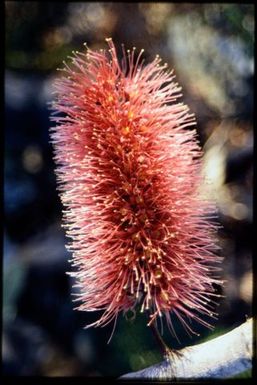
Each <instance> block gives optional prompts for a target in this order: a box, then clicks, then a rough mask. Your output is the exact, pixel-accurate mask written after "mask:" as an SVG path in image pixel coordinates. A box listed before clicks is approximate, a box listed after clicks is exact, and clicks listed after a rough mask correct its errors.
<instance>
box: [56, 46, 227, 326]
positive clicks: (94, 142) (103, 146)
mask: <svg viewBox="0 0 257 385" xmlns="http://www.w3.org/2000/svg"><path fill="white" fill-rule="evenodd" d="M106 40H107V42H108V44H109V50H108V51H105V50H100V51H97V52H95V51H92V50H90V49H87V52H86V53H79V52H76V53H75V52H74V53H73V57H72V58H71V59H72V64H71V67H69V66H68V65H67V64H66V63H65V67H64V69H63V70H64V71H66V72H67V76H63V77H61V78H59V79H57V80H56V83H55V92H56V93H57V98H56V100H55V102H54V103H53V108H54V110H56V112H57V113H61V116H58V115H57V116H56V115H55V116H53V117H52V119H53V120H54V121H55V122H56V123H57V125H56V126H55V127H53V128H52V129H51V139H52V143H53V146H54V151H55V161H56V163H57V170H56V171H57V176H58V181H59V188H60V195H61V200H62V203H63V205H64V206H65V208H66V210H65V211H64V222H65V227H66V228H67V230H66V232H67V235H68V236H69V237H70V238H71V244H70V245H69V246H68V249H69V250H70V251H71V252H72V253H73V257H72V264H73V266H74V267H75V271H74V272H72V273H71V275H73V276H74V277H75V278H76V281H77V285H78V286H79V287H80V294H79V295H78V300H79V301H80V302H81V304H80V306H78V307H77V309H79V310H85V311H95V310H104V312H103V314H102V316H101V317H100V319H99V320H97V321H96V322H94V323H92V324H90V325H88V327H89V326H99V325H106V324H107V323H108V322H110V321H111V320H114V319H115V321H116V319H117V316H118V314H119V312H120V311H123V312H124V313H126V312H127V311H128V310H132V311H134V310H135V309H139V311H141V312H146V313H148V315H149V321H148V325H150V324H151V323H152V322H156V321H157V319H158V316H160V317H161V316H165V317H166V320H167V324H168V326H169V328H170V330H171V331H172V332H173V333H175V331H174V329H173V325H172V321H171V317H170V315H171V314H172V313H173V314H175V315H176V316H177V317H178V318H179V320H180V321H181V322H182V323H183V325H184V327H185V328H186V329H187V330H188V331H189V333H190V332H193V331H192V330H191V328H190V326H189V324H188V322H187V318H189V319H190V318H193V319H195V320H197V321H199V322H200V323H202V324H203V325H206V326H207V327H208V326H210V325H209V323H207V322H206V320H205V317H201V316H202V315H209V316H211V317H212V316H213V312H212V305H211V304H212V303H213V301H212V298H213V297H214V296H215V295H216V294H215V289H214V287H213V285H214V284H216V283H217V284H219V283H220V281H219V279H218V277H216V276H214V275H213V274H214V272H215V271H216V270H218V268H217V266H216V265H217V262H219V261H220V257H218V255H217V249H218V247H217V245H216V244H215V238H214V236H215V232H216V229H217V225H216V224H215V223H214V222H213V221H212V223H211V222H210V217H211V216H212V215H213V213H214V205H213V204H212V203H211V202H208V200H206V199H203V197H202V196H200V195H199V186H200V185H201V184H202V183H205V181H204V178H203V177H202V176H201V172H200V171H201V163H202V161H201V157H202V152H201V149H200V147H199V145H198V143H197V140H196V131H195V129H193V128H192V127H189V126H193V125H195V119H194V116H193V115H192V114H189V112H188V107H187V106H186V105H184V104H183V103H177V102H176V100H177V98H178V97H179V96H181V94H180V91H181V88H180V87H178V84H177V83H174V81H173V80H174V76H173V74H172V72H170V71H167V69H166V67H167V65H166V64H164V65H163V64H160V63H161V59H160V58H159V57H158V56H156V58H155V59H154V60H153V61H152V62H151V63H150V64H148V65H146V66H144V67H143V61H142V60H141V56H142V52H143V50H142V51H141V52H140V54H139V55H138V56H137V58H136V56H135V48H133V50H131V51H130V50H128V51H127V52H125V50H124V47H123V57H122V60H121V63H119V61H118V57H117V53H116V50H115V47H114V44H113V42H112V40H111V39H106ZM214 286H215V285H214ZM202 318H203V319H202Z"/></svg>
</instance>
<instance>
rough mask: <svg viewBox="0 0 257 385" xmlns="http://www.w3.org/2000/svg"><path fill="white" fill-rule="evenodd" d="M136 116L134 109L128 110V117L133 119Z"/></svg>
mask: <svg viewBox="0 0 257 385" xmlns="http://www.w3.org/2000/svg"><path fill="white" fill-rule="evenodd" d="M133 117H134V113H133V112H132V111H129V112H128V118H129V119H132V118H133Z"/></svg>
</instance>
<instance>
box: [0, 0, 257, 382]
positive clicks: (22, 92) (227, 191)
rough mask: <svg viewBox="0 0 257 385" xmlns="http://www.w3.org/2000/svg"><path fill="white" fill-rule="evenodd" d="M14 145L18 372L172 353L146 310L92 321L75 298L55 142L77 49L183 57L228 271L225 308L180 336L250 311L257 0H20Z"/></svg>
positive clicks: (11, 103) (10, 307)
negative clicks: (54, 114) (69, 61)
mask: <svg viewBox="0 0 257 385" xmlns="http://www.w3.org/2000/svg"><path fill="white" fill-rule="evenodd" d="M5 15H6V19H5V20H6V24H5V32H6V49H5V54H6V62H5V67H6V70H5V106H6V107H5V114H6V128H5V136H4V139H5V147H4V210H5V220H4V258H3V272H4V285H3V339H2V344H3V346H2V348H3V370H4V373H5V374H7V375H29V376H31V375H40V376H80V375H83V376H119V375H122V374H124V373H126V372H129V371H135V370H139V369H141V368H144V367H146V366H148V365H151V364H154V363H156V362H158V361H159V360H160V359H161V356H160V353H159V351H158V348H157V346H156V344H155V341H154V340H153V337H152V335H151V332H150V331H149V330H148V328H147V327H146V326H145V324H146V320H145V319H144V316H143V315H140V316H137V317H136V319H135V321H134V322H133V321H131V320H125V319H124V318H123V317H122V315H121V316H120V318H119V321H118V324H117V328H116V332H115V334H114V336H113V338H112V340H111V343H110V344H109V345H107V341H108V338H109V336H110V333H111V331H112V325H110V326H108V327H106V328H98V329H89V330H85V329H83V327H84V325H85V324H86V323H89V322H91V321H93V320H94V319H96V318H97V315H96V314H91V313H89V314H87V313H83V312H78V311H74V310H73V303H72V297H71V295H70V293H71V286H72V284H73V282H72V280H71V278H69V276H68V275H66V271H69V270H70V266H69V263H68V259H69V258H70V257H71V256H70V255H69V254H68V253H67V252H66V249H65V243H66V241H67V240H66V238H65V234H64V231H63V229H62V228H61V210H62V207H61V204H60V201H59V198H58V195H57V191H56V178H55V174H54V163H53V160H52V147H51V145H50V144H49V131H48V129H49V127H50V121H49V114H50V113H49V110H48V103H49V102H50V101H51V99H52V93H51V92H52V82H53V80H54V79H55V78H56V76H59V73H58V72H57V71H56V67H60V66H62V60H63V59H65V58H66V56H67V55H69V54H70V53H71V51H72V50H82V51H83V50H84V47H83V43H84V42H87V44H88V46H89V47H90V48H92V49H98V48H104V47H105V46H106V44H105V41H104V39H105V38H106V37H110V36H112V38H113V41H114V43H115V44H116V45H117V46H120V44H121V43H124V44H125V46H126V47H127V48H132V47H133V46H136V47H137V49H138V51H139V50H140V49H141V48H144V49H145V58H146V62H148V61H149V60H152V59H153V58H154V57H155V55H156V54H157V53H158V54H159V55H160V56H161V57H162V58H163V60H164V61H165V62H167V63H168V64H169V67H171V68H174V69H175V73H176V76H177V81H178V82H179V83H180V85H181V86H182V87H183V94H184V97H183V100H184V102H185V103H187V104H188V105H189V106H190V109H191V111H192V112H194V113H195V114H196V117H197V121H198V128H197V129H198V134H199V139H200V141H201V144H202V146H203V149H204V172H205V173H206V174H207V175H208V177H209V178H210V179H211V180H212V183H213V188H212V193H213V195H214V198H215V199H216V200H217V205H218V212H219V221H220V223H221V224H222V226H223V228H222V229H221V230H220V231H219V234H218V238H219V242H220V246H221V254H222V255H223V256H224V262H223V263H222V268H223V271H222V276H223V278H224V279H225V280H226V283H225V285H224V288H223V290H222V292H221V293H222V294H223V295H224V296H225V298H223V299H221V300H220V301H219V303H220V304H219V307H218V313H219V318H218V320H217V321H215V322H214V325H215V326H216V327H215V330H214V331H213V332H210V331H208V330H206V329H202V328H201V327H200V326H197V325H195V327H196V330H197V331H198V332H200V333H201V336H200V337H195V338H191V339H190V338H189V337H188V336H187V334H186V333H185V332H184V331H183V329H182V328H181V326H180V325H179V324H177V323H176V322H175V323H176V325H175V326H176V330H177V332H178V334H179V336H180V339H181V343H180V344H179V343H178V342H177V341H176V340H174V339H173V338H172V337H171V336H169V334H168V333H167V332H165V333H164V338H165V339H166V341H167V342H168V344H170V345H171V346H173V347H178V348H181V347H183V346H185V345H188V344H193V343H198V342H201V341H204V340H206V339H208V338H212V337H214V336H216V335H219V334H222V333H224V332H226V331H228V330H230V329H232V328H234V327H235V326H237V325H239V324H241V323H242V322H244V321H245V320H246V318H247V317H250V316H251V305H252V179H253V177H252V174H253V167H252V158H253V129H252V124H253V76H254V57H253V45H254V41H253V40H254V6H253V4H189V3H178V4H175V3H157V2H155V3H111V2H108V3H99V2H94V3H93V2H82V3H74V2H63V3H61V2H58V3H57V2H43V1H42V2H37V1H34V2H26V1H7V2H6V3H5Z"/></svg>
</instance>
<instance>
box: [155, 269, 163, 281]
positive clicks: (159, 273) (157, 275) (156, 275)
mask: <svg viewBox="0 0 257 385" xmlns="http://www.w3.org/2000/svg"><path fill="white" fill-rule="evenodd" d="M161 276H162V271H161V270H160V269H157V270H156V272H155V278H157V279H159V278H161Z"/></svg>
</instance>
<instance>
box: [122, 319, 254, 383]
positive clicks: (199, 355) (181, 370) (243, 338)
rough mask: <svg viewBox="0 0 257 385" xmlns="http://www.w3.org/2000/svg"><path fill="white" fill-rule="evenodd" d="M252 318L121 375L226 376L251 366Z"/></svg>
mask: <svg viewBox="0 0 257 385" xmlns="http://www.w3.org/2000/svg"><path fill="white" fill-rule="evenodd" d="M252 328H253V320H252V318H251V319H249V320H248V321H246V322H245V323H244V324H242V325H241V326H239V327H237V328H235V329H234V330H232V331H230V332H228V333H226V334H224V335H222V336H220V337H217V338H214V339H213V340H209V341H207V342H204V343H201V344H198V345H195V346H190V347H186V348H184V349H182V350H180V351H179V354H174V355H173V356H172V357H170V358H166V359H165V360H164V361H162V362H160V363H159V364H156V365H153V366H150V367H148V368H145V369H143V370H140V371H138V372H134V373H128V374H125V375H123V376H122V377H121V379H133V378H148V379H157V380H160V379H189V378H192V379H194V378H198V379H199V378H228V377H232V376H234V375H236V374H238V373H241V372H243V371H245V370H247V369H250V368H251V367H252V354H253V353H252V351H253V338H252V336H253V331H252Z"/></svg>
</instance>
